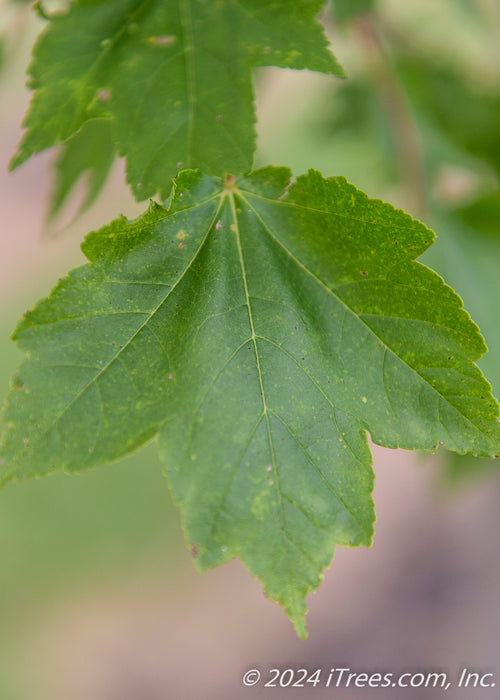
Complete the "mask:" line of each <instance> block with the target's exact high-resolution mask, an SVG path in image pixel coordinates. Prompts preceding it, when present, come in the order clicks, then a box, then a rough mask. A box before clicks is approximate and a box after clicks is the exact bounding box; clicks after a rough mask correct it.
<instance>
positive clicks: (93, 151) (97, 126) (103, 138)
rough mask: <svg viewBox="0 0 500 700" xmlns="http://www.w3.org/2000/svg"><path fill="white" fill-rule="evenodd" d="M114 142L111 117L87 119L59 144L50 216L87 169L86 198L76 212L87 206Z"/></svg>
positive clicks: (110, 158) (111, 158) (103, 175)
mask: <svg viewBox="0 0 500 700" xmlns="http://www.w3.org/2000/svg"><path fill="white" fill-rule="evenodd" d="M114 159H115V146H114V143H113V139H112V136H111V120H110V119H104V118H100V119H90V120H89V121H87V122H85V123H84V124H83V126H82V127H81V129H80V130H79V131H77V132H76V133H75V134H74V135H73V136H71V138H70V139H69V140H68V141H66V143H64V145H63V146H62V150H61V153H60V154H59V157H58V159H57V161H56V164H55V170H56V177H55V182H54V189H53V191H52V197H51V202H50V209H49V220H50V219H53V218H54V217H55V216H56V214H57V213H58V212H59V211H60V210H61V207H62V206H63V204H64V203H65V202H66V200H67V198H68V196H69V195H70V193H71V191H72V189H73V187H74V186H75V185H76V183H77V182H78V181H79V180H80V178H81V177H82V176H83V175H84V174H85V173H88V175H89V179H88V182H87V187H86V195H85V199H84V201H83V202H82V204H81V206H80V210H79V212H78V213H79V214H81V213H83V212H84V211H85V210H86V209H88V208H89V207H90V206H91V205H92V204H93V203H94V201H95V200H96V198H97V196H98V195H99V192H100V191H101V189H102V188H103V186H104V184H105V182H106V180H107V177H108V174H109V171H110V169H111V166H112V165H113V161H114Z"/></svg>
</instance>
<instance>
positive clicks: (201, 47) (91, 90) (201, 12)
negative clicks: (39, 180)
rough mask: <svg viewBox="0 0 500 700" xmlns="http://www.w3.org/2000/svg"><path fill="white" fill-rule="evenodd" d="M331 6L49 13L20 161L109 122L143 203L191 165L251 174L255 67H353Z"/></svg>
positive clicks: (103, 2) (148, 0)
mask: <svg viewBox="0 0 500 700" xmlns="http://www.w3.org/2000/svg"><path fill="white" fill-rule="evenodd" d="M322 5H323V0H294V2H293V3H283V2H282V0H214V1H213V2H212V1H210V2H207V1H206V0H176V1H170V0H169V1H166V0H141V2H137V0H77V1H76V2H73V3H72V5H71V7H70V9H69V11H68V12H67V13H66V14H56V15H55V16H53V17H52V18H51V19H50V22H49V24H48V26H47V27H46V29H45V31H44V32H43V33H42V34H41V36H40V38H39V40H38V41H37V43H36V45H35V47H34V51H33V59H32V62H31V64H30V67H29V75H30V81H29V85H30V87H31V88H32V89H33V90H34V95H33V99H32V102H31V105H30V108H29V111H28V113H27V115H26V118H25V121H24V126H25V127H26V128H27V131H26V132H25V134H24V137H23V139H22V141H21V143H20V145H19V148H18V152H17V154H16V155H15V156H14V158H13V160H12V162H11V167H12V168H15V167H17V166H18V165H20V164H21V163H23V162H24V161H25V160H26V159H27V158H29V157H30V156H31V155H32V154H33V153H36V152H39V151H42V150H44V149H46V148H50V147H51V146H53V145H54V144H56V143H59V142H65V141H67V140H68V139H70V138H71V137H72V136H73V135H74V134H76V133H77V132H78V131H79V130H80V129H81V128H82V126H83V125H84V124H86V123H87V122H88V121H89V120H93V119H96V118H99V117H104V118H107V119H109V120H110V126H111V135H112V139H113V140H114V142H115V143H116V148H117V150H118V153H119V155H121V156H124V157H126V161H127V181H128V183H129V184H130V185H131V187H132V190H133V192H134V195H135V196H136V198H137V199H146V198H147V197H149V196H152V195H154V194H156V193H157V192H158V193H159V194H160V195H161V196H162V197H164V198H165V197H166V196H167V195H168V193H169V188H170V182H171V179H172V177H173V176H174V175H175V174H176V173H177V172H178V170H179V169H181V168H201V169H203V170H204V171H205V172H207V173H209V174H213V175H219V176H222V175H224V174H225V173H226V172H238V173H240V172H247V171H248V170H250V168H251V167H252V160H253V153H254V150H255V128H254V123H255V105H254V93H253V86H252V71H253V69H254V68H255V67H258V66H271V65H272V66H281V67H285V68H296V69H303V68H309V69H311V70H315V71H321V72H324V73H330V74H335V75H342V74H343V72H342V69H341V67H340V66H339V64H338V62H337V60H336V59H335V57H334V55H333V54H332V53H331V51H330V50H329V48H328V42H327V39H326V37H325V35H324V32H323V28H322V26H321V25H320V24H319V22H317V21H316V19H315V16H316V15H317V14H318V12H319V11H320V9H321V6H322ZM145 125H146V127H147V128H146V127H145Z"/></svg>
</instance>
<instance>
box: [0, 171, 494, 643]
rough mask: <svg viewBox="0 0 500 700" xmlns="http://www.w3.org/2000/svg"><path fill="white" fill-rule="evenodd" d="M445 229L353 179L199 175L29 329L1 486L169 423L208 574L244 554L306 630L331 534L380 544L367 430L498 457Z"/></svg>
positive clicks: (42, 308)
mask: <svg viewBox="0 0 500 700" xmlns="http://www.w3.org/2000/svg"><path fill="white" fill-rule="evenodd" d="M432 240H433V234H432V232H431V231H429V230H428V229H427V228H426V227H425V226H424V225H423V224H421V223H419V222H417V221H415V220H413V219H412V218H411V217H410V216H408V215H407V214H405V213H404V212H402V211H399V210H395V209H394V208H393V207H392V206H390V205H388V204H385V203H382V202H380V201H377V200H370V199H368V198H367V197H366V195H364V194H363V193H362V192H360V191H358V190H356V188H354V187H353V186H352V185H349V184H348V183H347V182H346V181H345V180H344V179H343V178H330V179H328V180H325V179H323V178H322V176H321V175H320V174H319V173H317V172H315V171H310V172H309V174H308V175H305V176H301V177H299V178H298V179H297V181H296V182H295V183H294V184H293V185H291V186H290V185H289V172H288V170H286V169H284V168H266V169H263V170H260V171H257V172H255V173H253V174H251V175H249V176H246V177H242V178H239V179H238V180H236V181H234V180H233V179H232V178H227V179H226V181H222V180H220V179H218V178H215V177H211V176H206V175H201V174H200V173H199V172H195V171H185V172H183V173H181V174H180V175H179V177H178V178H177V179H176V184H175V193H174V197H173V199H172V201H171V204H170V207H169V209H168V210H167V209H164V208H163V207H160V206H159V205H157V204H154V203H152V204H151V206H150V208H149V210H148V212H147V213H146V214H144V215H143V216H142V217H140V218H139V219H137V220H135V221H127V220H126V219H125V218H120V219H117V220H116V221H114V222H113V223H111V224H110V225H109V226H107V227H104V228H103V229H101V230H100V231H97V232H94V233H91V234H90V235H89V236H88V237H87V239H86V240H85V242H84V244H83V250H84V252H85V254H86V256H87V257H88V259H89V261H90V263H89V264H87V265H85V266H83V267H81V268H78V269H76V270H74V271H72V272H71V273H70V274H69V275H68V277H66V278H65V279H63V280H62V281H61V282H60V283H59V284H58V286H57V287H56V288H55V289H54V291H53V292H52V293H51V295H50V296H49V297H48V298H47V299H45V300H44V301H41V302H40V303H39V304H38V305H37V306H36V307H35V308H34V310H33V311H31V312H30V313H28V314H27V315H26V316H25V318H24V319H23V320H22V321H21V323H20V325H19V327H18V329H17V331H16V334H15V337H16V340H17V342H18V344H19V346H20V347H21V348H22V349H23V350H24V351H25V352H26V354H27V356H28V357H27V359H26V360H25V362H24V364H23V365H22V366H21V369H20V371H19V373H18V375H17V377H16V378H15V381H14V387H13V389H12V391H11V394H10V396H9V400H8V406H7V410H6V422H7V429H6V432H5V436H4V443H3V448H2V464H3V466H2V469H1V472H0V474H1V477H0V479H1V481H2V482H4V483H5V482H7V481H8V480H10V479H23V478H26V477H30V476H40V475H43V474H46V473H48V472H51V471H53V470H57V469H64V470H67V471H78V470H81V469H84V468H87V467H90V466H92V465H96V464H99V463H102V462H107V461H110V460H115V459H117V458H118V457H120V456H122V455H124V454H126V453H128V452H130V451H132V450H134V449H136V448H138V447H139V446H140V445H142V444H144V443H145V442H147V441H149V440H151V439H152V438H153V437H155V436H156V437H157V441H158V448H159V452H160V455H161V458H162V460H163V463H164V465H165V469H166V473H167V476H168V479H169V482H170V485H171V488H172V491H173V494H174V497H175V500H176V502H177V503H178V504H179V505H180V506H181V508H182V512H183V519H184V526H185V530H186V536H187V538H188V540H189V543H190V545H191V547H192V550H193V554H194V555H195V557H196V561H197V564H198V566H199V568H200V569H206V568H209V567H213V566H216V565H218V564H220V563H222V562H224V561H227V560H229V559H232V558H234V557H236V556H239V557H240V558H241V560H242V561H243V563H244V564H245V565H246V567H247V568H248V569H249V570H250V572H251V573H252V574H253V575H255V576H257V577H258V578H259V579H260V580H261V582H262V584H263V586H264V588H265V590H266V592H267V595H268V596H269V597H270V598H271V599H273V600H277V601H279V602H280V603H281V604H282V605H283V606H284V608H285V609H286V611H287V613H288V615H289V616H290V618H291V619H292V621H293V622H294V624H295V626H296V629H297V632H298V633H299V635H301V636H305V626H304V614H305V612H306V607H305V603H304V599H305V596H306V594H307V593H308V592H309V591H311V590H315V589H316V588H317V587H318V585H319V583H320V580H321V576H322V570H323V569H324V568H325V567H326V566H328V565H329V563H330V561H331V559H332V557H333V554H334V548H335V545H336V544H340V545H346V546H356V545H369V544H370V542H371V539H372V535H373V522H374V510H373V503H372V499H371V492H372V489H373V472H372V468H371V454H370V450H369V447H368V444H367V432H369V433H370V435H371V437H372V439H373V440H374V441H375V442H376V443H379V444H381V445H386V446H389V447H397V446H399V447H404V448H406V449H413V448H420V449H426V450H433V449H435V448H436V446H437V445H438V444H439V443H442V444H445V445H446V446H447V447H448V448H450V449H451V450H455V451H457V452H460V453H464V452H471V453H474V454H476V455H488V456H494V455H496V454H497V451H498V445H499V443H500V431H499V422H498V418H497V415H498V407H497V404H496V402H495V400H494V399H493V398H492V396H491V391H490V387H489V385H488V383H487V382H486V380H485V379H484V378H483V376H482V375H481V372H480V371H479V369H478V368H477V367H476V366H475V364H474V361H475V360H477V359H478V358H479V357H480V356H481V355H482V354H483V353H484V351H485V346H484V342H483V340H482V338H481V336H480V334H479V332H478V329H477V327H476V326H475V325H474V324H473V322H472V321H471V320H470V318H469V316H468V314H467V313H466V312H465V311H464V310H463V309H462V304H461V300H460V299H459V297H458V296H457V295H456V294H455V293H454V292H453V291H452V290H451V289H450V288H449V287H447V286H446V285H445V284H444V282H443V281H442V279H441V278H440V277H439V276H438V275H436V274H435V273H433V272H432V271H431V270H429V269H428V268H426V267H425V266H423V265H421V264H420V263H418V262H415V258H416V257H418V256H419V255H420V254H421V253H423V251H424V250H426V248H427V247H428V246H429V245H430V244H431V243H432Z"/></svg>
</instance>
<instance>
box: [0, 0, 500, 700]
mask: <svg viewBox="0 0 500 700" xmlns="http://www.w3.org/2000/svg"><path fill="white" fill-rule="evenodd" d="M48 4H50V3H48ZM324 21H325V23H326V26H327V29H328V33H329V35H330V37H331V40H332V44H333V48H334V50H335V52H336V54H337V56H338V57H339V59H340V60H341V62H342V64H343V65H344V67H345V69H346V71H347V73H348V79H347V80H346V81H338V80H334V79H331V78H328V77H325V76H321V75H316V74H312V73H307V72H303V73H301V72H293V71H285V70H275V69H262V70H260V71H259V72H258V73H257V75H256V86H257V98H258V100H257V103H258V113H259V120H260V121H259V125H258V132H259V152H258V156H257V164H258V165H264V164H268V163H272V164H276V165H288V166H290V167H292V169H293V171H294V173H295V174H300V173H301V172H304V171H306V170H307V169H308V168H309V167H314V168H317V169H319V170H321V171H322V172H323V174H325V175H335V174H342V175H346V176H347V177H348V179H349V180H351V181H352V182H353V183H354V184H356V185H357V186H358V187H360V188H362V189H364V190H365V191H366V192H367V193H368V194H369V195H371V196H376V197H383V198H384V199H387V200H389V201H392V202H394V203H395V204H396V205H397V206H402V207H404V208H406V209H407V210H409V211H410V212H411V213H413V214H414V215H416V216H418V217H420V218H421V219H422V220H424V221H425V222H426V223H427V224H428V225H430V226H431V227H432V228H433V229H434V230H435V231H436V232H437V243H436V244H435V245H434V246H433V247H432V248H431V250H430V251H429V252H428V253H427V254H426V257H425V261H426V262H427V263H428V264H429V265H431V266H432V267H434V269H436V270H437V271H438V272H440V273H441V274H442V275H443V276H444V278H445V279H446V281H447V282H448V283H450V284H451V285H452V286H453V287H454V288H455V289H456V290H457V291H458V292H459V293H460V294H461V296H462V297H463V299H464V302H465V306H466V308H467V309H468V310H469V311H470V313H471V315H472V317H473V318H474V319H475V321H476V322H477V323H478V324H479V326H480V327H481V329H482V331H483V333H484V335H485V337H486V340H487V344H488V346H489V348H490V352H489V353H488V354H487V355H486V356H485V358H484V359H483V360H482V361H481V366H482V368H483V370H484V371H485V373H486V375H487V377H488V378H489V380H490V381H491V383H492V385H493V388H494V391H496V394H497V396H499V395H500V362H499V358H500V330H499V325H500V324H499V323H498V320H499V319H498V316H499V312H498V300H499V299H500V275H499V273H498V266H499V262H500V188H499V175H500V60H499V59H500V40H499V39H500V5H499V3H498V2H497V0H440V2H435V0H406V1H405V2H401V1H400V0H398V1H396V0H379V2H376V0H357V1H355V0H352V1H350V0H335V2H333V1H332V2H331V3H330V4H329V5H328V6H327V11H326V12H325V15H324ZM41 26H42V22H41V20H40V19H39V18H37V17H36V15H35V13H34V12H32V11H31V10H30V8H29V7H28V4H27V3H19V2H17V3H14V2H11V1H8V0H3V2H2V3H1V4H0V37H1V38H0V66H1V72H0V91H1V95H2V99H1V102H0V126H1V134H0V157H1V161H2V163H3V167H2V173H1V174H0V177H1V180H0V201H1V211H2V223H1V227H2V235H1V241H0V246H1V248H0V265H1V269H0V309H1V324H0V338H1V340H0V392H1V393H2V395H4V394H5V393H6V392H7V390H8V381H9V376H11V375H12V373H13V372H14V371H15V368H16V365H17V364H18V363H19V361H20V353H18V351H17V350H16V348H15V346H14V345H13V344H12V343H11V342H10V341H8V336H9V334H10V332H11V330H12V328H13V327H14V325H15V322H16V320H17V318H18V317H19V316H20V315H21V314H22V312H23V311H25V309H26V308H28V307H29V306H31V305H32V304H33V303H34V301H35V300H36V299H37V298H39V297H40V296H43V295H45V294H46V293H47V291H48V290H49V289H50V288H51V286H52V285H53V283H54V282H55V280H56V279H57V277H58V276H61V275H64V274H65V273H66V272H67V270H68V269H69V268H70V267H73V266H75V265H78V264H81V263H82V261H83V257H82V255H81V253H80V252H79V243H80V241H81V239H82V238H83V236H84V235H85V233H86V232H87V231H88V230H91V229H92V228H95V227H97V226H99V225H101V224H102V223H104V222H106V221H108V220H110V219H111V218H114V217H115V216H116V215H117V214H118V213H120V212H123V213H124V214H126V215H127V216H129V217H130V216H135V215H137V214H138V213H139V212H140V211H141V209H142V208H143V207H142V205H137V204H136V203H135V202H134V201H133V200H132V198H131V196H130V195H129V193H128V192H127V190H126V188H125V186H124V185H123V168H122V164H121V163H118V164H117V165H116V166H115V167H114V169H113V170H112V173H111V175H110V178H109V180H108V182H107V184H106V186H105V188H104V190H103V192H102V194H101V196H100V198H99V199H98V201H97V204H96V205H95V206H94V208H92V209H91V210H89V211H87V212H85V213H83V214H82V215H81V217H79V218H77V220H76V222H74V223H72V224H71V225H70V226H69V227H66V224H67V223H68V222H71V221H72V220H73V218H74V216H75V214H76V213H77V212H78V210H79V207H80V205H81V204H82V203H83V202H84V200H85V186H84V184H85V183H83V186H82V183H80V185H79V186H78V187H77V188H76V190H75V191H74V192H73V193H71V195H70V197H69V198H68V200H67V201H66V202H65V204H64V207H63V208H62V210H61V211H60V212H59V214H58V217H57V218H56V220H55V221H52V222H51V223H50V225H49V224H47V212H48V206H49V205H48V202H49V199H50V192H51V188H52V187H53V185H52V182H53V161H54V155H53V154H50V153H49V154H42V155H40V156H37V157H36V158H34V159H32V161H31V162H29V163H27V164H26V165H25V166H23V168H21V169H20V170H19V171H18V172H16V173H14V174H11V175H7V174H6V165H7V162H8V160H9V158H10V156H11V155H12V153H13V152H14V149H15V144H16V141H17V140H18V138H19V136H20V133H21V130H20V126H19V124H20V122H21V119H22V115H23V113H24V110H25V108H26V106H27V102H28V99H29V96H28V94H27V92H26V91H24V90H23V88H22V86H23V83H24V77H23V73H24V70H25V66H26V64H27V61H28V57H29V50H30V46H31V43H32V41H33V38H34V37H35V36H36V33H37V31H38V30H39V28H40V27H41ZM375 470H376V473H377V488H376V492H375V502H376V507H377V512H378V515H379V520H378V526H377V536H376V539H375V545H374V547H373V548H372V549H371V550H352V551H351V550H343V551H339V552H338V554H337V556H336V558H335V561H334V564H333V566H332V569H331V570H330V571H329V572H327V574H326V580H325V582H324V584H323V586H322V588H321V589H320V591H319V592H318V593H317V594H316V595H315V596H312V597H311V600H310V603H311V613H310V615H309V618H308V623H309V630H310V638H309V640H308V641H307V642H305V643H303V642H299V641H298V640H297V639H296V638H295V637H294V633H293V630H292V628H291V625H289V623H288V622H287V620H286V618H285V616H284V614H283V613H282V611H280V610H279V608H278V607H277V606H276V605H273V604H271V603H269V602H268V601H265V599H264V597H263V596H262V593H261V591H260V588H259V585H258V583H257V582H255V581H253V580H252V579H250V577H249V576H248V575H247V574H246V572H245V571H244V570H243V568H242V567H241V566H240V565H239V564H238V563H237V562H234V563H231V564H230V565H228V566H225V567H223V568H222V569H219V570H216V571H214V572H210V573H208V574H206V575H205V576H203V577H199V576H198V574H197V573H196V572H195V570H194V567H193V566H192V564H191V561H190V556H189V552H188V551H187V550H186V548H185V546H184V542H183V535H182V529H181V524H180V518H179V514H178V512H177V510H176V509H175V507H174V506H173V505H172V503H171V499H170V495H169V491H168V486H167V483H166V481H165V479H164V478H163V476H162V474H161V468H160V465H159V463H158V460H157V458H156V455H155V449H154V446H153V445H150V446H148V447H147V448H146V449H145V450H142V451H141V452H139V453H138V454H136V455H133V456H131V457H130V458H128V459H126V460H124V461H123V462H121V463H119V464H114V465H108V466H105V467H103V468H100V469H96V470H93V471H89V472H87V473H84V474H82V475H80V476H71V477H69V476H66V475H62V474H59V475H55V476H52V477H50V478H47V479H44V480H40V481H38V480H37V481H30V482H26V483H23V484H20V485H15V484H11V485H9V486H8V487H7V488H6V489H5V490H3V491H1V492H0V700H59V699H60V700H62V699H63V698H64V700H68V699H71V700H79V699H80V698H82V700H83V698H85V700H89V699H90V698H92V700H165V699H167V698H169V699H170V698H172V699H174V700H178V699H179V698H180V699H183V698H186V699H189V700H193V699H197V698H207V699H208V700H210V698H214V699H215V698H217V699H218V700H221V699H224V698H231V699H234V698H239V697H240V695H241V696H242V695H243V694H244V693H245V694H248V693H249V692H251V693H252V697H264V696H266V697H267V695H268V694H269V693H272V696H273V697H274V698H280V697H285V693H289V692H291V691H289V690H288V691H287V690H282V689H279V688H272V689H268V690H265V689H263V688H259V687H256V688H253V689H252V690H251V691H248V690H247V689H245V688H243V687H242V685H241V680H240V679H241V675H242V673H243V672H244V671H245V670H247V669H248V668H260V669H261V670H262V671H265V669H268V668H271V667H281V668H287V667H292V668H294V667H300V666H303V667H306V668H309V669H311V670H314V669H315V668H320V667H323V668H326V669H330V668H333V667H335V666H336V667H339V666H341V665H345V666H347V667H350V668H352V669H354V670H359V671H362V670H363V671H365V670H366V671H370V670H373V671H394V672H398V671H400V670H401V671H402V672H403V671H411V670H416V671H418V670H437V669H438V670H439V669H441V670H446V671H448V672H449V673H450V675H451V676H454V675H456V674H457V673H458V671H459V670H460V669H461V668H462V667H463V666H467V667H468V668H471V669H478V670H483V671H484V672H486V671H492V672H496V673H497V675H498V684H500V665H499V662H498V654H497V649H498V643H499V640H500V610H499V606H498V603H497V596H498V588H499V583H500V564H499V557H498V546H497V543H496V533H497V532H498V526H499V524H500V522H499V520H500V516H499V512H500V509H499V508H498V505H499V496H500V481H499V478H498V466H497V465H496V464H494V463H492V462H490V461H487V460H484V461H481V460H471V459H459V458H452V457H449V456H445V455H442V454H438V455H436V456H430V457H429V456H427V457H425V459H424V458H423V457H421V456H419V455H414V454H411V453H404V452H402V451H388V450H383V449H380V448H376V449H375ZM360 692H362V695H361V694H360ZM385 692H386V691H377V690H374V689H372V690H370V689H364V690H363V691H360V690H359V689H351V690H349V689H335V695H336V697H340V698H343V697H349V698H358V697H365V695H366V696H368V697H370V698H379V697H380V698H382V697H386V695H385V694H384V693H385ZM417 692H419V693H420V694H419V695H418V697H424V698H434V697H439V696H440V691H433V690H432V689H430V690H426V691H423V690H421V691H417ZM475 692H477V693H478V694H477V697H479V695H480V696H481V697H484V696H486V697H497V696H496V695H495V691H494V690H492V691H487V690H484V689H483V690H481V691H479V690H478V691H473V690H468V691H467V697H468V698H474V697H476V695H475ZM409 693H412V697H416V695H415V691H414V690H411V689H409V690H408V691H400V693H399V694H398V697H402V698H405V697H406V696H407V695H409ZM296 694H299V695H300V694H301V695H300V696H301V697H304V698H307V697H312V696H313V695H314V697H315V698H321V697H327V694H328V697H330V695H331V690H330V691H328V689H322V688H321V687H317V688H315V689H314V693H313V691H312V690H310V689H309V690H307V689H304V690H299V689H296ZM447 697H450V698H455V697H457V698H458V697H463V690H462V691H460V690H459V689H456V688H451V689H450V690H449V691H448V693H447Z"/></svg>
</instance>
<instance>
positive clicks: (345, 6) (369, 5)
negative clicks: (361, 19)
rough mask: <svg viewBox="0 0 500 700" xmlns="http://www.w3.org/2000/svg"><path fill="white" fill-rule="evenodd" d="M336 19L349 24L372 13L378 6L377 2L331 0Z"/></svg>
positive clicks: (371, 0)
mask: <svg viewBox="0 0 500 700" xmlns="http://www.w3.org/2000/svg"><path fill="white" fill-rule="evenodd" d="M331 3H332V5H333V12H334V15H335V18H336V19H337V20H338V21H339V22H347V21H350V20H352V19H353V18H355V17H357V16H358V15H363V14H364V13H366V12H371V11H372V10H373V9H374V8H375V5H376V0H331Z"/></svg>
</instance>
